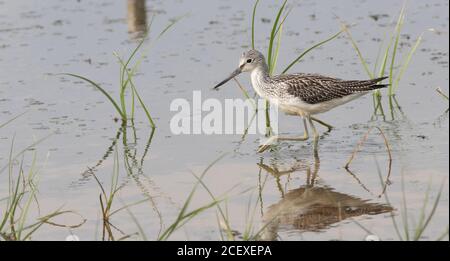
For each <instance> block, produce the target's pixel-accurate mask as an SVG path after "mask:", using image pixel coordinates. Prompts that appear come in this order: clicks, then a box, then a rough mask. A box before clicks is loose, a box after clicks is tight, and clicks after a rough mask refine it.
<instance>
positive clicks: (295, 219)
mask: <svg viewBox="0 0 450 261" xmlns="http://www.w3.org/2000/svg"><path fill="white" fill-rule="evenodd" d="M304 164H305V163H303V164H299V162H298V161H296V163H295V164H293V166H291V167H289V168H287V169H279V166H276V164H272V165H271V166H268V165H265V164H264V163H258V165H259V166H260V167H261V168H262V169H264V170H265V171H267V172H268V173H270V174H271V175H272V176H274V177H275V179H276V180H277V184H278V181H279V178H280V176H282V175H291V174H292V173H293V172H295V171H299V170H300V171H301V170H304V171H305V172H306V183H305V184H304V185H302V186H300V187H299V188H297V189H293V190H290V191H287V192H284V191H283V190H281V193H282V196H281V199H280V201H278V202H277V203H275V204H273V205H271V206H269V207H268V208H267V209H266V211H265V213H264V215H263V223H264V224H265V225H264V229H263V233H262V239H264V240H277V238H278V233H279V232H280V231H283V230H284V231H288V230H295V231H298V232H306V231H313V232H320V231H324V230H326V229H327V228H329V227H330V226H331V225H333V224H336V223H338V222H340V221H342V220H345V219H348V218H352V217H357V216H361V215H377V214H381V213H386V212H390V211H392V210H393V208H392V207H391V206H389V205H387V204H379V203H371V202H369V201H370V200H369V199H361V198H358V197H355V196H352V195H348V194H345V193H343V192H338V191H336V190H335V189H334V188H332V187H329V186H326V185H320V184H317V182H316V180H317V175H318V172H319V168H320V160H319V157H318V156H316V157H314V163H313V164H307V165H306V166H305V165H304ZM310 165H312V166H310ZM280 187H281V186H280V185H279V188H280Z"/></svg>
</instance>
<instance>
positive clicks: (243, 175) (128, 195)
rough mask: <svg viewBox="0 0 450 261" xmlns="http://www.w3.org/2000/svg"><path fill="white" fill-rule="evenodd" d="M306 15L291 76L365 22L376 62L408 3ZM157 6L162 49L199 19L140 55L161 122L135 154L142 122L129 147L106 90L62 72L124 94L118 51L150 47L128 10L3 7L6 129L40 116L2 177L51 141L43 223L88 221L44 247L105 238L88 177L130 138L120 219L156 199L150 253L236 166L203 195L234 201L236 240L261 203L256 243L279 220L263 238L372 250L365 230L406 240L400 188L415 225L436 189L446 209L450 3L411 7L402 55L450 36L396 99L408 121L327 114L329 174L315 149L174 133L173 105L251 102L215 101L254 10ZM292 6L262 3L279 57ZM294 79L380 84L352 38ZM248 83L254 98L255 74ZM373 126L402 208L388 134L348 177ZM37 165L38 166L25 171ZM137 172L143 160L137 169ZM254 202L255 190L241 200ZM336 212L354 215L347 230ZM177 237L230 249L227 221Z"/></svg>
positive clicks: (118, 222) (0, 87) (130, 226)
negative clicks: (275, 27) (69, 239)
mask: <svg viewBox="0 0 450 261" xmlns="http://www.w3.org/2000/svg"><path fill="white" fill-rule="evenodd" d="M292 2H293V3H294V4H293V5H294V9H293V11H292V13H291V14H290V17H289V18H288V19H287V22H286V25H285V27H284V29H283V30H284V35H283V42H282V48H281V50H280V57H279V59H278V64H279V67H278V68H282V65H284V64H288V63H289V62H290V61H291V60H292V59H293V58H292V57H291V56H294V54H295V55H297V54H299V53H300V52H301V51H303V50H304V49H305V48H307V47H309V46H311V45H312V44H313V43H315V42H318V41H321V40H323V39H325V38H327V37H329V36H330V35H332V34H334V33H335V32H337V31H338V30H339V23H338V21H337V20H336V16H338V17H341V19H343V20H344V21H345V22H346V23H349V24H353V23H355V24H356V26H355V28H353V30H352V33H353V37H354V38H355V39H357V40H358V44H359V47H360V48H361V50H362V52H363V54H364V55H365V56H366V57H369V62H370V63H371V64H373V63H374V62H375V61H374V60H375V57H376V55H377V51H378V45H379V42H378V39H382V38H383V37H384V34H385V32H386V26H387V25H388V24H389V23H390V22H391V20H393V19H395V18H396V16H397V12H398V10H400V8H401V5H402V1H387V0H385V1H377V2H376V3H375V1H361V0H354V1H345V2H343V1H339V2H336V1H320V2H316V1H295V2H294V1H292ZM146 5H147V17H150V16H151V14H152V13H156V18H155V20H154V22H153V25H152V28H151V30H152V33H151V37H150V38H151V39H153V38H154V37H155V36H156V35H157V32H159V31H160V30H162V29H163V28H164V27H165V26H166V25H167V24H168V23H169V21H171V20H172V19H174V18H176V17H179V16H182V15H186V14H187V16H186V17H184V18H183V19H182V20H181V21H180V22H179V23H177V24H176V25H175V26H174V27H173V28H172V29H170V31H169V32H168V33H166V34H165V35H164V36H163V37H162V38H161V39H160V40H158V41H157V42H156V43H155V44H152V46H151V48H149V43H146V44H145V45H144V48H143V49H142V50H143V51H144V52H146V51H145V50H146V49H148V54H147V56H146V57H145V58H144V60H143V62H142V64H141V66H140V74H139V75H138V76H136V78H135V84H136V86H137V88H138V90H139V92H140V94H141V96H142V97H143V99H144V100H145V102H146V104H147V106H148V107H149V109H150V111H151V113H152V115H154V117H155V122H156V125H157V129H156V131H155V133H154V135H153V136H151V129H150V127H149V125H148V123H147V122H146V119H145V115H144V114H143V112H142V111H141V110H138V112H137V115H138V116H137V119H136V120H135V124H134V127H135V131H136V137H137V140H136V141H134V138H133V128H132V126H131V123H129V124H128V127H127V128H126V132H127V133H126V134H127V137H128V138H127V142H124V141H123V137H124V133H123V132H122V131H121V128H120V123H119V122H115V121H114V120H113V119H114V117H116V116H117V115H116V113H115V111H114V110H113V108H112V106H111V104H109V103H108V102H107V101H106V100H105V99H104V97H103V96H101V94H100V93H99V92H98V91H96V90H94V89H93V88H92V87H90V86H88V87H87V85H86V84H85V83H83V82H80V81H78V80H74V79H73V78H68V77H61V76H55V75H53V74H55V73H60V72H70V73H76V74H80V75H83V76H86V77H88V78H90V79H93V80H95V81H96V82H99V83H101V84H102V86H103V87H105V88H106V89H108V90H109V91H110V92H112V93H113V94H114V95H115V96H117V95H118V91H117V90H118V88H117V85H118V82H119V66H118V63H117V62H116V59H115V57H114V56H113V54H112V53H113V52H114V51H116V52H118V53H119V54H121V55H123V56H127V55H128V54H129V53H130V52H131V50H132V49H133V48H134V47H135V45H136V43H137V41H138V40H137V39H136V38H135V34H134V33H131V34H130V33H129V32H128V28H129V27H128V26H129V25H128V22H129V21H128V22H127V4H126V2H125V1H111V0H104V1H45V2H42V1H26V2H25V1H4V0H3V1H2V0H0V67H1V70H0V123H2V122H4V121H6V120H8V119H10V118H12V117H13V116H15V115H17V114H19V113H21V112H24V111H27V113H26V114H25V115H24V116H22V117H20V118H19V119H17V120H16V121H14V122H13V123H12V124H10V125H8V126H6V127H4V128H2V129H0V167H3V166H4V165H5V164H7V162H8V157H9V150H10V146H11V142H12V139H13V137H15V138H14V139H15V141H14V149H15V151H16V152H18V151H20V149H21V148H24V147H26V146H28V145H29V144H31V143H32V142H33V140H34V139H37V138H40V137H44V136H46V135H48V134H51V133H53V135H51V136H50V137H49V138H48V139H46V140H45V141H44V142H42V143H40V144H39V145H38V146H37V147H36V150H37V155H38V164H39V166H40V167H41V169H40V173H39V203H40V207H41V212H42V213H45V212H46V211H47V212H48V211H51V210H54V209H56V208H58V207H59V206H61V205H64V207H65V209H71V210H74V211H77V212H78V213H79V214H81V215H82V216H83V217H85V218H86V219H87V222H86V223H85V224H84V225H83V226H81V227H79V228H76V229H72V230H70V231H69V229H67V228H58V227H51V226H46V227H45V228H44V229H41V230H39V231H38V232H37V233H36V234H35V235H34V236H33V239H35V240H44V239H49V240H64V239H65V237H66V236H67V235H69V234H70V233H73V234H76V235H77V236H79V237H80V238H81V239H82V240H93V239H100V237H101V233H100V231H101V223H100V219H99V216H100V213H101V212H100V205H99V201H98V196H99V194H100V189H99V187H98V185H97V183H96V182H95V180H94V179H93V178H92V176H91V175H89V171H88V170H89V168H92V167H94V166H96V164H97V163H98V162H99V160H101V159H102V158H103V157H104V155H105V153H107V151H108V149H109V148H110V146H111V144H112V143H113V142H114V141H115V140H116V139H117V137H118V139H117V147H115V146H114V145H113V146H112V148H117V150H118V152H119V159H120V161H119V162H120V163H119V164H120V167H121V169H124V164H125V162H124V161H123V160H122V159H123V154H124V153H126V154H127V153H128V154H127V155H129V154H134V153H136V156H135V157H134V158H135V159H136V162H137V163H136V164H134V166H133V168H132V169H133V173H134V174H133V175H127V174H126V171H122V172H121V176H120V184H123V185H124V187H123V188H122V189H121V191H120V193H119V198H120V200H117V201H116V202H115V204H116V205H115V206H116V208H119V207H121V206H122V205H123V204H127V203H132V202H136V201H138V200H140V199H143V198H145V197H150V198H151V201H150V202H148V203H145V204H140V205H138V206H133V207H132V208H131V210H132V212H133V214H134V215H135V216H136V218H137V219H138V220H139V223H140V224H141V226H142V227H143V228H144V230H145V232H146V234H147V237H148V238H149V239H155V238H156V236H157V234H158V231H159V230H160V227H161V226H162V227H166V226H168V225H170V224H171V222H173V220H174V219H175V217H176V215H177V213H178V210H179V208H180V207H181V206H182V204H183V202H184V200H185V199H186V197H187V195H188V194H189V192H190V190H191V189H192V187H193V185H194V184H195V182H196V180H195V178H194V177H193V176H192V175H191V171H193V172H195V173H197V174H200V173H201V172H202V171H203V170H204V169H205V168H206V167H207V166H208V165H209V164H210V163H211V162H213V161H214V160H215V159H217V158H218V157H220V156H221V155H223V154H224V153H227V154H226V155H225V157H224V158H223V159H221V160H220V161H219V162H218V163H217V164H215V165H214V166H213V167H212V169H211V170H210V171H209V172H208V174H207V175H206V176H205V179H204V182H205V183H206V184H207V185H208V187H209V189H210V190H211V191H213V192H214V194H215V195H217V196H218V195H222V194H223V193H227V195H229V196H230V198H229V199H228V200H227V206H228V212H229V218H230V224H231V225H232V228H233V229H234V230H237V231H240V232H243V231H244V227H245V225H246V213H247V210H248V205H249V201H250V204H251V211H253V208H255V212H254V213H255V215H254V220H253V223H254V226H255V228H256V229H257V228H259V227H261V226H263V224H264V222H267V220H274V219H275V221H276V222H274V223H273V224H271V226H269V227H270V231H267V233H265V234H264V235H265V236H267V237H268V238H269V239H274V238H276V237H278V238H280V239H282V240H333V239H342V240H362V239H364V238H365V236H366V235H367V232H366V231H365V230H363V229H361V228H360V227H359V226H358V224H361V225H363V226H364V227H365V228H367V229H369V230H370V231H371V232H372V233H374V234H376V235H378V236H379V237H380V238H382V239H383V240H397V239H398V237H397V236H396V234H395V230H394V227H393V224H392V220H391V217H390V214H389V211H390V209H389V208H393V209H395V210H396V211H394V213H395V214H396V215H399V213H400V211H399V210H400V209H402V200H403V196H402V176H403V180H404V187H405V195H406V199H407V203H408V204H407V208H408V211H409V213H410V215H411V216H414V218H415V220H416V221H417V220H418V219H419V214H420V210H421V208H422V202H423V198H424V197H425V194H426V190H427V187H428V186H429V185H430V184H431V192H432V193H431V195H430V201H432V200H434V198H435V196H436V193H437V191H438V190H439V186H440V184H441V183H442V182H448V180H447V179H448V173H449V172H448V168H449V163H448V157H449V149H448V148H449V142H448V141H449V136H448V135H449V130H448V126H449V125H448V113H446V112H445V111H446V110H447V108H448V102H446V101H445V100H444V99H442V97H440V96H439V95H438V94H437V93H436V92H435V88H436V87H438V86H440V87H442V89H443V90H444V92H445V93H448V46H449V41H448V27H449V26H448V19H449V18H448V17H449V15H448V1H439V0H434V1H427V2H426V3H425V2H423V1H418V0H415V1H410V3H409V5H408V9H407V14H408V15H407V20H406V22H405V25H404V29H403V33H402V37H401V45H402V46H403V48H400V50H399V52H400V54H401V55H404V54H405V53H407V51H408V50H409V46H410V45H411V44H412V43H413V42H414V41H415V39H416V38H417V36H418V35H419V34H420V33H422V32H423V31H425V30H426V29H428V28H431V27H432V28H435V29H436V31H437V32H438V33H432V32H426V33H425V34H424V40H423V42H422V44H421V46H420V47H419V49H418V51H417V53H416V54H415V56H414V57H413V60H412V62H411V66H410V67H409V68H408V70H407V71H406V74H405V76H404V78H403V80H402V82H401V83H400V87H399V89H398V92H397V98H398V100H399V103H400V105H401V107H402V111H403V114H402V113H399V112H397V114H396V116H395V120H392V119H391V116H390V115H389V114H387V115H386V119H385V120H384V119H383V118H382V117H377V118H375V119H373V118H372V112H373V106H372V98H371V97H370V96H365V97H363V98H361V99H358V100H356V101H353V102H351V103H348V104H346V105H344V106H341V107H339V108H336V109H334V110H332V111H330V112H327V113H325V114H323V115H321V116H320V118H321V119H322V120H324V121H326V122H329V123H331V124H332V125H334V126H335V127H336V128H335V129H334V130H333V131H331V132H330V133H325V134H323V135H322V136H321V139H320V141H319V157H320V159H319V160H318V159H315V158H314V157H313V156H312V150H311V143H310V142H305V143H294V142H290V143H288V142H282V143H281V144H280V145H279V146H278V150H276V151H272V152H265V153H263V154H257V153H256V148H257V146H258V145H259V139H260V136H258V135H252V134H249V135H247V136H245V137H244V139H242V137H241V135H172V134H171V131H170V126H169V122H170V118H171V117H172V116H173V115H174V112H170V110H169V106H170V103H171V102H172V101H173V100H174V99H176V98H186V99H188V100H192V95H193V94H192V93H193V91H194V90H202V98H203V99H207V98H218V99H226V98H234V97H240V98H241V97H242V93H241V92H240V90H239V88H237V86H236V85H235V84H234V83H233V82H230V83H228V84H227V85H226V86H224V87H223V88H222V89H221V91H220V92H213V91H210V89H211V87H212V86H214V85H215V84H216V83H217V82H218V81H220V80H222V79H223V78H224V77H225V76H226V75H228V74H229V73H230V72H231V71H232V70H233V69H234V67H235V66H236V65H237V62H238V57H239V55H240V54H241V53H242V51H244V50H245V49H248V48H249V46H250V33H251V32H250V19H251V10H252V7H253V1H245V3H244V2H243V3H240V4H239V5H237V4H236V3H234V1H230V0H229V1H196V2H193V1H186V0H178V1H147V2H146ZM387 6H388V7H389V8H386V7H387ZM278 7H279V5H278V4H272V3H271V2H270V3H269V1H262V3H261V4H260V6H259V8H258V20H257V21H256V22H257V30H256V35H257V38H256V46H257V48H258V49H262V50H266V48H267V45H268V41H267V38H266V36H267V35H268V34H269V32H270V29H271V23H267V22H265V21H266V19H270V20H272V19H273V18H274V15H275V13H276V11H277V9H278ZM374 15H377V16H376V17H377V18H378V20H376V21H375V19H374V18H373V16H374ZM401 57H402V56H401ZM291 71H292V72H296V71H298V72H300V71H301V72H315V73H321V74H325V75H331V76H336V77H340V78H348V79H362V78H366V75H365V73H364V70H363V68H362V66H361V65H360V63H359V59H358V57H357V55H356V53H355V51H354V50H353V48H352V46H351V44H350V43H349V42H348V41H347V40H346V39H345V37H340V38H338V39H337V40H334V41H332V42H331V43H328V44H327V45H325V46H324V47H322V48H320V49H319V50H315V51H313V52H312V53H310V54H308V55H307V56H306V57H305V59H304V60H303V61H302V62H301V63H299V64H297V65H296V66H295V67H294V68H293V69H292V70H291ZM239 79H240V81H241V82H242V83H243V84H244V85H245V86H247V87H250V84H249V77H248V75H242V76H240V77H239ZM248 89H249V90H250V88H248ZM382 92H383V94H384V93H386V91H385V90H383V91H382ZM251 93H253V91H251ZM385 108H387V104H386V105H385ZM279 126H280V127H279V128H280V131H281V132H282V133H289V134H295V133H299V132H301V131H302V127H301V121H300V120H299V119H297V118H295V117H291V116H285V115H281V117H280V121H279ZM370 126H379V127H380V128H382V129H383V131H384V132H385V134H386V136H387V139H388V140H389V143H390V145H391V149H392V156H393V161H392V170H391V175H390V177H389V181H390V185H388V186H387V188H386V193H387V194H388V195H389V200H390V205H388V204H386V201H385V199H384V197H381V198H379V197H378V195H379V194H380V193H381V191H382V190H383V186H382V185H381V183H380V178H379V175H378V172H377V163H378V164H379V166H380V169H381V174H382V175H383V176H384V177H385V176H386V175H387V172H388V169H387V164H388V158H387V153H386V149H385V145H384V141H383V139H382V138H381V137H380V136H379V135H377V133H376V131H374V132H373V134H372V135H371V136H370V137H369V140H368V142H367V143H366V144H365V145H364V147H363V150H362V151H361V152H360V153H359V154H358V155H357V157H356V159H355V160H354V162H353V163H352V165H351V170H352V172H353V173H354V176H352V175H351V174H350V173H348V172H347V171H346V170H345V169H344V168H343V166H344V165H345V163H346V161H347V159H348V158H349V156H350V154H351V153H352V151H353V149H354V148H355V146H356V144H357V143H358V141H359V140H360V139H361V138H362V136H363V135H364V133H365V132H366V131H367V130H368V128H369V127H370ZM319 128H320V127H319ZM321 131H322V132H323V131H324V129H322V128H321ZM150 138H151V140H150V142H149V139H150ZM124 143H125V144H124ZM146 148H148V152H147V153H146V152H145V151H146ZM135 150H136V152H135ZM107 155H109V156H107V157H106V158H105V159H104V160H102V161H101V162H100V164H99V166H98V167H96V168H95V169H94V171H95V173H96V175H97V177H98V178H99V179H100V180H101V181H102V182H104V184H105V186H106V187H107V186H108V184H109V183H110V180H111V175H112V172H113V158H114V153H110V154H107ZM31 156H32V155H31V153H28V154H26V158H25V162H27V165H29V162H30V161H31ZM47 156H48V158H47ZM129 158H131V161H133V157H129ZM141 158H142V164H141ZM132 164H133V163H132ZM140 165H142V167H141V168H138V167H136V166H140ZM274 169H277V170H278V171H274ZM280 172H281V173H280ZM308 173H309V179H308ZM314 176H316V177H315V178H313V177H314ZM6 179H7V175H6V173H1V174H0V180H1V184H3V185H2V186H0V195H2V196H1V197H0V198H3V195H5V194H6V193H7V186H6V184H7V182H6ZM311 179H312V180H311ZM312 183H314V184H312ZM249 188H251V190H250V192H248V193H244V194H241V193H240V192H242V191H245V190H247V189H249ZM230 189H232V190H231V191H230ZM448 195H449V192H448V183H446V184H445V186H444V191H443V194H442V197H441V203H440V205H439V207H438V209H437V211H436V213H435V215H434V218H433V220H432V222H431V223H430V225H429V227H428V228H427V232H426V234H425V237H424V239H435V238H437V237H438V236H439V235H440V234H441V233H442V232H443V231H444V230H445V228H446V226H447V225H448V218H449V209H448V206H449V204H448V198H449V196H448ZM258 198H259V199H260V200H259V201H257V200H258ZM122 202H123V203H122ZM209 202H210V197H209V196H208V194H207V193H206V192H205V191H204V190H203V189H201V188H199V189H198V191H197V193H196V194H195V197H194V200H193V202H192V207H199V206H201V205H203V204H206V203H209ZM336 202H341V203H339V204H344V203H345V204H346V205H345V207H342V205H337V203H336ZM342 202H344V203H342ZM276 209H282V213H283V214H280V215H276V214H275V215H274V213H278V212H277V211H276ZM338 209H341V211H344V212H345V213H341V214H340V215H338V216H336V213H339V211H338ZM342 209H343V210H342ZM428 210H429V209H428ZM319 212H320V213H319ZM250 214H251V213H250ZM273 216H275V218H274V217H273ZM400 219H401V218H400V217H398V220H400ZM58 221H60V222H61V223H68V224H71V223H76V222H77V221H78V218H77V217H76V216H64V217H61V218H59V219H58ZM112 223H113V224H114V225H115V226H116V227H118V228H120V230H122V231H124V232H125V233H126V234H131V233H135V232H137V231H138V229H137V228H136V224H135V223H134V222H133V221H132V219H131V217H130V216H129V215H128V214H127V213H126V211H123V212H121V213H119V214H117V216H114V217H113V219H112ZM357 223H358V224H357ZM275 224H276V225H275ZM116 233H117V234H118V235H120V232H118V231H116ZM119 237H120V236H119ZM131 239H139V237H138V236H133V237H131ZM171 239H192V240H217V239H220V236H219V229H218V225H217V219H216V210H215V209H210V210H208V211H206V212H204V213H202V214H201V215H199V216H197V217H195V218H194V219H193V220H191V221H190V222H189V223H188V224H187V225H186V226H185V227H184V228H183V229H180V230H178V231H177V232H176V233H175V234H174V235H173V236H172V237H171ZM447 239H448V237H447Z"/></svg>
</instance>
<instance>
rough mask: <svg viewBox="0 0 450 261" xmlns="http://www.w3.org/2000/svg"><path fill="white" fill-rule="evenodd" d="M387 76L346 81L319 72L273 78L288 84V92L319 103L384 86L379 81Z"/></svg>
mask: <svg viewBox="0 0 450 261" xmlns="http://www.w3.org/2000/svg"><path fill="white" fill-rule="evenodd" d="M386 78H387V77H382V78H377V79H373V80H365V81H358V80H356V81H345V80H341V79H336V78H331V77H326V76H322V75H317V74H291V75H279V76H276V77H273V78H272V80H273V81H274V82H276V83H278V84H281V83H284V84H285V85H287V92H288V94H290V95H292V96H295V97H298V98H300V99H301V100H302V101H304V102H306V103H309V104H317V103H321V102H326V101H329V100H333V99H338V98H343V97H345V96H348V95H351V94H355V93H360V92H366V91H371V90H376V89H380V88H384V87H386V86H387V85H386V84H378V82H380V81H382V80H384V79H386Z"/></svg>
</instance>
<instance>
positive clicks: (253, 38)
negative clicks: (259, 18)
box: [252, 0, 259, 49]
mask: <svg viewBox="0 0 450 261" xmlns="http://www.w3.org/2000/svg"><path fill="white" fill-rule="evenodd" d="M258 3H259V0H256V2H255V5H254V6H253V14H252V49H255V17H256V7H257V6H258Z"/></svg>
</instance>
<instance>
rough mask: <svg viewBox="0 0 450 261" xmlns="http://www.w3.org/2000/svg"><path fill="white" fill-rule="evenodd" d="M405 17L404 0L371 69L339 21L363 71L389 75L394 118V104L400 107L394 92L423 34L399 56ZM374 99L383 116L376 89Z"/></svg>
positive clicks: (347, 28) (369, 74)
mask: <svg viewBox="0 0 450 261" xmlns="http://www.w3.org/2000/svg"><path fill="white" fill-rule="evenodd" d="M405 19H406V2H405V3H404V4H403V6H402V8H401V10H400V12H399V14H398V17H397V21H396V23H395V26H394V27H391V28H389V29H391V30H392V31H391V32H390V33H389V32H386V34H385V37H384V38H383V39H382V41H381V43H380V46H379V49H378V54H377V56H376V58H375V63H374V65H373V69H372V70H371V69H370V66H369V64H368V62H367V59H366V58H365V57H364V56H363V54H362V52H361V49H360V48H359V47H358V45H357V43H356V41H355V39H354V38H353V36H352V34H351V32H350V28H349V27H348V26H347V25H345V24H344V23H343V22H341V26H342V30H343V31H344V32H345V33H346V35H347V38H348V39H349V40H350V43H351V45H352V47H353V49H354V50H355V51H356V54H357V56H358V58H359V60H360V62H361V65H362V66H363V68H364V71H365V72H366V73H367V75H368V76H369V77H370V78H371V79H374V78H378V77H383V76H385V75H386V74H388V76H389V86H388V90H387V94H388V97H389V108H390V111H391V115H392V118H394V115H393V111H394V109H395V107H394V105H396V108H397V109H400V105H399V104H398V102H397V100H396V98H395V94H396V91H397V90H398V87H399V85H400V81H401V79H402V78H403V76H404V74H405V72H406V70H407V69H408V67H409V65H410V63H411V60H412V58H413V56H414V54H415V52H416V51H417V48H418V47H419V46H420V44H421V42H422V40H423V34H424V33H421V34H420V35H419V36H418V37H417V38H416V40H415V42H414V43H412V44H411V48H410V49H409V51H407V53H406V54H405V55H404V57H403V58H399V57H398V56H399V47H400V38H401V35H402V29H403V26H404V23H405ZM429 31H433V29H429ZM373 99H374V108H375V113H374V114H375V115H376V114H378V113H379V114H381V115H382V116H384V110H383V107H382V104H381V99H382V97H381V92H380V90H377V91H375V92H374V94H373Z"/></svg>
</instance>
